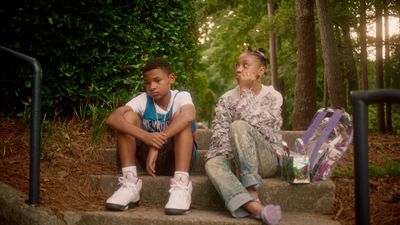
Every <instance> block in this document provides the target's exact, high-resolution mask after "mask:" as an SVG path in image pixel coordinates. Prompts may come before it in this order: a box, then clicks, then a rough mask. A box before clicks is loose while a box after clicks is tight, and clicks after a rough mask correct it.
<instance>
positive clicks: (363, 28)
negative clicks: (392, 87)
mask: <svg viewBox="0 0 400 225" xmlns="http://www.w3.org/2000/svg"><path fill="white" fill-rule="evenodd" d="M358 36H359V39H360V40H359V41H360V48H361V55H360V77H361V83H360V86H361V89H363V90H368V59H367V38H366V36H367V20H366V6H365V0H360V29H359V35H358Z"/></svg>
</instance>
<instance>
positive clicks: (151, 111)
mask: <svg viewBox="0 0 400 225" xmlns="http://www.w3.org/2000/svg"><path fill="white" fill-rule="evenodd" d="M187 104H190V105H193V101H192V97H191V95H190V93H189V92H186V91H178V90H171V99H170V101H169V104H168V108H167V110H164V109H162V108H161V107H159V106H158V105H157V104H156V103H155V102H154V100H153V98H152V97H150V96H149V95H148V94H147V93H145V92H144V93H141V94H139V95H138V96H136V97H134V98H133V99H132V100H130V101H129V102H128V103H126V105H127V106H129V107H131V108H132V110H133V111H134V112H136V113H137V114H138V115H139V117H140V118H141V119H142V125H143V127H144V128H145V129H146V130H148V131H149V132H159V131H163V130H165V129H166V128H167V127H168V125H169V123H170V121H171V118H172V117H173V115H174V114H175V112H177V111H179V110H180V109H181V107H182V106H183V105H187Z"/></svg>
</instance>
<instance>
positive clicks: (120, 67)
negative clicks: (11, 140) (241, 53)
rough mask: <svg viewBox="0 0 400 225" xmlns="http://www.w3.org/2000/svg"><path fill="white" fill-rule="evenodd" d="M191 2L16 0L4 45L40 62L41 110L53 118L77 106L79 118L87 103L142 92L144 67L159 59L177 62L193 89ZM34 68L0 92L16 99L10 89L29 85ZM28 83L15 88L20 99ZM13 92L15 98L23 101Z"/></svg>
mask: <svg viewBox="0 0 400 225" xmlns="http://www.w3.org/2000/svg"><path fill="white" fill-rule="evenodd" d="M192 4H193V3H192V2H188V1H183V0H170V1H156V0H150V1H142V0H136V1H131V2H130V1H115V0H114V1H113V0H107V1H94V0H90V1H53V2H48V1H43V0H33V1H19V2H17V3H10V4H8V5H5V6H2V7H4V8H2V9H1V10H0V11H1V12H2V15H3V16H4V18H5V21H6V22H8V23H3V24H5V25H6V26H4V28H2V30H1V33H2V34H4V35H5V36H4V39H3V40H4V42H3V43H0V44H1V45H5V46H6V47H9V48H11V49H15V50H17V51H20V52H22V53H24V54H27V55H30V56H32V57H34V58H36V59H37V60H38V61H39V62H40V63H41V65H42V68H43V94H42V96H43V97H42V99H43V100H42V101H43V104H44V111H49V112H52V113H54V114H56V115H72V114H73V113H74V112H75V113H76V112H77V111H79V113H80V115H79V116H80V117H81V118H82V117H83V116H88V114H89V113H87V112H85V111H86V110H85V108H87V107H88V105H90V104H95V103H96V104H99V105H97V107H100V108H101V107H106V108H109V107H112V106H115V105H119V104H121V102H124V101H126V100H127V99H128V98H129V97H131V96H132V95H133V94H134V93H136V92H138V91H142V90H143V88H142V80H141V68H142V67H143V65H144V64H145V63H146V61H147V60H148V59H149V58H152V57H155V56H161V57H165V58H167V60H168V61H169V62H170V63H171V64H172V67H173V70H174V72H175V74H176V75H177V86H178V87H189V89H190V88H191V87H190V84H191V83H192V82H191V81H192V79H193V76H194V74H193V69H192V67H193V65H192V62H193V60H195V59H196V57H197V56H196V41H197V40H196V37H197V35H196V34H197V31H196V17H195V13H194V7H193V5H192ZM28 71H29V70H28ZM30 73H31V72H26V70H25V71H24V73H22V72H21V73H19V71H17V72H16V74H17V75H16V77H15V75H9V76H14V77H13V79H16V80H18V82H17V83H16V85H15V86H13V87H9V88H8V89H4V88H2V89H1V91H2V92H3V91H6V92H7V95H8V96H12V93H13V92H14V91H12V88H17V86H19V85H20V83H26V84H29V82H30ZM28 86H29V85H27V87H26V88H24V89H23V90H20V89H21V88H19V89H17V90H16V92H18V96H21V95H24V98H28V97H29V95H30V92H29V90H30V87H28ZM10 88H11V90H10ZM27 90H28V91H27ZM13 97H14V99H13V101H14V102H18V101H20V99H19V98H16V96H13ZM110 102H111V103H110ZM116 102H118V103H116ZM82 113H83V114H82Z"/></svg>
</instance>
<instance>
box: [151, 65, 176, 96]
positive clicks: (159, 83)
mask: <svg viewBox="0 0 400 225" xmlns="http://www.w3.org/2000/svg"><path fill="white" fill-rule="evenodd" d="M143 80H144V88H145V89H146V92H147V94H149V95H150V96H151V97H152V98H153V99H154V100H155V101H157V100H161V99H162V98H163V97H165V96H166V95H167V94H169V92H170V90H171V84H173V83H174V82H175V76H174V74H173V73H171V74H168V73H166V72H165V71H164V70H162V69H153V70H149V71H147V72H145V73H144V74H143Z"/></svg>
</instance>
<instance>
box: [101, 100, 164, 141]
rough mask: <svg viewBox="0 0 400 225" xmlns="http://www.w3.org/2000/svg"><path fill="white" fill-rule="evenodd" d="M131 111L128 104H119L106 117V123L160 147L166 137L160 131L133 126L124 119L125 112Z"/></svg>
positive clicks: (119, 130)
mask: <svg viewBox="0 0 400 225" xmlns="http://www.w3.org/2000/svg"><path fill="white" fill-rule="evenodd" d="M129 112H132V113H134V112H133V110H132V108H131V107H129V106H126V105H124V106H121V107H118V108H117V109H115V110H114V111H113V112H112V113H111V114H110V116H109V117H108V118H107V124H108V125H109V126H110V127H111V128H113V129H115V130H117V131H118V132H122V133H126V134H129V135H132V136H133V137H136V138H138V139H140V140H142V141H143V142H144V143H146V144H148V145H150V146H154V147H156V148H158V149H160V148H161V147H162V145H163V144H164V143H165V141H166V140H167V138H166V137H165V134H162V133H149V132H147V131H145V130H143V129H141V128H140V127H138V126H134V125H133V124H131V123H130V122H128V121H127V120H126V119H125V114H126V113H129Z"/></svg>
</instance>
